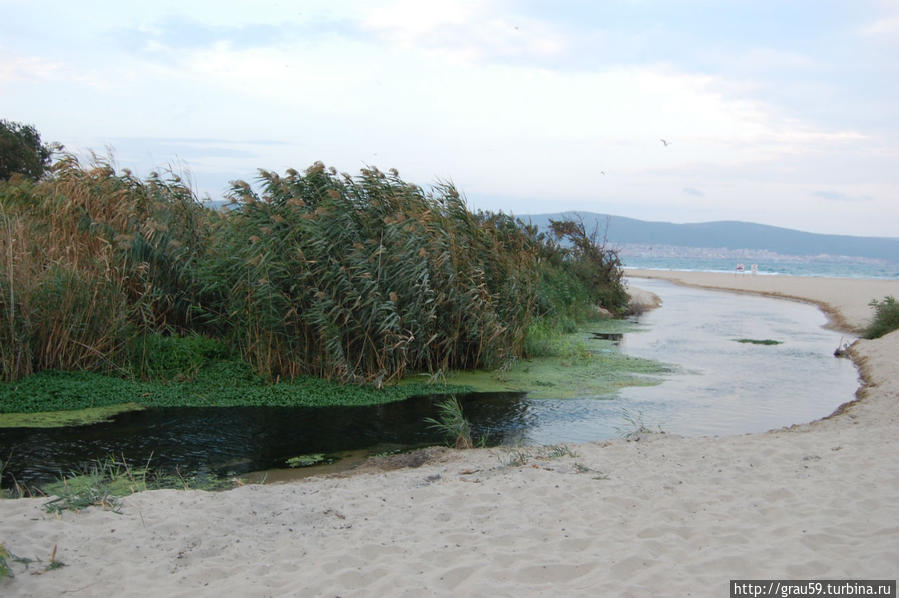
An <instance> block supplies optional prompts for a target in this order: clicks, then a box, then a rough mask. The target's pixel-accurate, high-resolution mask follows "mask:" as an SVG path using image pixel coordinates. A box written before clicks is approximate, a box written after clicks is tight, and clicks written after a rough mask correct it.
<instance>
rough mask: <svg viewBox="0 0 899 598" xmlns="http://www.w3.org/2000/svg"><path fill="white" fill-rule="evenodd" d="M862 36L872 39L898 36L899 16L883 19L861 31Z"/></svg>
mask: <svg viewBox="0 0 899 598" xmlns="http://www.w3.org/2000/svg"><path fill="white" fill-rule="evenodd" d="M861 33H862V35H865V36H872V37H889V36H894V35H899V15H895V16H890V17H884V18H882V19H879V20H877V21H874V22H873V23H869V24H867V25H865V26H864V27H863V28H862V29H861Z"/></svg>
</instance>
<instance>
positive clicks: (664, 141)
mask: <svg viewBox="0 0 899 598" xmlns="http://www.w3.org/2000/svg"><path fill="white" fill-rule="evenodd" d="M659 141H661V142H662V145H664V146H665V147H668V146H669V145H671V142H670V141H666V140H664V139H659Z"/></svg>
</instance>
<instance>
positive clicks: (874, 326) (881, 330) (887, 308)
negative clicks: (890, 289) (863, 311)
mask: <svg viewBox="0 0 899 598" xmlns="http://www.w3.org/2000/svg"><path fill="white" fill-rule="evenodd" d="M868 305H870V306H871V307H873V308H874V319H872V320H871V323H870V324H868V328H867V329H866V330H865V338H879V337H881V336H883V335H885V334H888V333H890V332H892V331H894V330H899V302H897V301H896V299H895V298H894V297H892V296H888V297H884V298H883V300H881V301H877V300H876V299H873V300H872V301H871V303H869V304H868Z"/></svg>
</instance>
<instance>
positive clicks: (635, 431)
mask: <svg viewBox="0 0 899 598" xmlns="http://www.w3.org/2000/svg"><path fill="white" fill-rule="evenodd" d="M621 418H622V419H623V420H624V423H625V425H624V426H620V427H619V426H616V427H615V431H616V432H617V433H618V435H619V436H621V437H622V438H624V439H625V440H640V437H641V436H643V435H644V434H656V433H658V434H664V433H665V432H664V431H663V430H662V425H661V424H656V429H655V430H653V429H652V428H650V427H649V426H647V425H646V423H645V422H644V421H643V412H642V411H637V412H636V413H634V412H632V411H630V410H629V409H626V408H624V407H622V408H621Z"/></svg>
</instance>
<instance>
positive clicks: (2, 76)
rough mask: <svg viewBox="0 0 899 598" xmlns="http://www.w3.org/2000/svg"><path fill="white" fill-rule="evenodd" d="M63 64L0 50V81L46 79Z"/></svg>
mask: <svg viewBox="0 0 899 598" xmlns="http://www.w3.org/2000/svg"><path fill="white" fill-rule="evenodd" d="M62 66H63V64H62V62H59V61H57V60H47V59H45V58H40V57H37V56H17V55H15V54H9V53H6V52H3V51H2V50H0V83H13V82H16V81H28V80H34V79H39V80H41V79H42V80H46V79H49V78H51V77H52V76H53V75H54V73H56V72H57V71H58V70H59V69H61V68H62Z"/></svg>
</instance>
